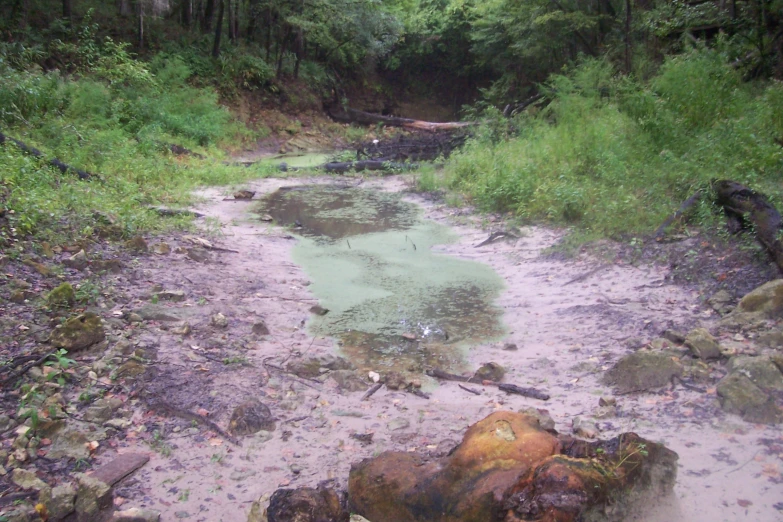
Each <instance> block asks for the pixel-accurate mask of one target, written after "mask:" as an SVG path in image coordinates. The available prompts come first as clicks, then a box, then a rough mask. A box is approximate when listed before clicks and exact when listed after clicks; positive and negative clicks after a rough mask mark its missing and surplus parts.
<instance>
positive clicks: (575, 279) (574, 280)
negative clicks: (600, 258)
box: [563, 265, 612, 286]
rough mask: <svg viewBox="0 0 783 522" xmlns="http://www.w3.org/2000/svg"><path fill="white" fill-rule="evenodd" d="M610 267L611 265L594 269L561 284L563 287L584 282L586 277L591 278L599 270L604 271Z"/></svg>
mask: <svg viewBox="0 0 783 522" xmlns="http://www.w3.org/2000/svg"><path fill="white" fill-rule="evenodd" d="M610 266H612V265H601V266H599V267H597V268H594V269H592V270H590V271H589V272H586V273H584V274H582V275H580V276H577V277H575V278H573V279H571V280H570V281H568V282H567V283H563V286H568V285H570V284H573V283H578V282H580V281H584V280H585V279H587V278H588V277H590V276H592V275H594V274H597V273H598V272H600V271H601V270H604V269H605V268H608V267H610Z"/></svg>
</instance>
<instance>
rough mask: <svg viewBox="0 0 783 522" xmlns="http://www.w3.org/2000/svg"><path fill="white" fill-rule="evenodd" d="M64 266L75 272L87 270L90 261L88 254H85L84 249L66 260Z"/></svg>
mask: <svg viewBox="0 0 783 522" xmlns="http://www.w3.org/2000/svg"><path fill="white" fill-rule="evenodd" d="M63 264H64V265H65V266H67V267H68V268H73V269H74V270H80V271H81V270H84V269H85V268H87V265H88V264H89V261H88V260H87V254H86V253H85V252H84V249H82V250H79V251H78V252H76V253H75V254H74V255H72V256H71V257H69V258H67V259H64V260H63Z"/></svg>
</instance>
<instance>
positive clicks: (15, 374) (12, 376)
mask: <svg viewBox="0 0 783 522" xmlns="http://www.w3.org/2000/svg"><path fill="white" fill-rule="evenodd" d="M55 353H57V349H54V350H52V351H50V352H48V353H46V354H45V355H43V356H42V357H39V358H38V359H36V360H35V361H33V362H31V363H29V364H26V365H24V366H23V367H22V368H21V369H20V370H17V371H15V372H13V373H11V374H10V375H8V377H6V378H5V379H3V380H2V381H0V384H6V383H8V382H10V381H11V380H13V379H16V378H17V377H20V376H22V375H24V374H25V373H27V372H28V370H30V368H32V367H33V366H38V365H39V364H42V363H43V362H44V361H46V359H48V358H49V357H50V356H51V355H54V354H55Z"/></svg>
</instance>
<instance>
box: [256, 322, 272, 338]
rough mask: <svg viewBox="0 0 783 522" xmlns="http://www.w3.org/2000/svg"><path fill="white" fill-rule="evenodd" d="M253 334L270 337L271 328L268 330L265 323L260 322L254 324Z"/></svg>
mask: <svg viewBox="0 0 783 522" xmlns="http://www.w3.org/2000/svg"><path fill="white" fill-rule="evenodd" d="M253 333H254V334H256V335H269V328H267V326H266V323H264V321H258V322H256V323H254V324H253Z"/></svg>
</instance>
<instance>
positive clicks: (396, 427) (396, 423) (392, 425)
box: [386, 418, 411, 431]
mask: <svg viewBox="0 0 783 522" xmlns="http://www.w3.org/2000/svg"><path fill="white" fill-rule="evenodd" d="M410 425H411V423H410V421H409V420H408V419H402V418H400V419H394V420H392V421H390V422H389V423H388V424H387V425H386V427H387V428H388V429H389V431H401V430H407V429H408V428H410Z"/></svg>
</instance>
